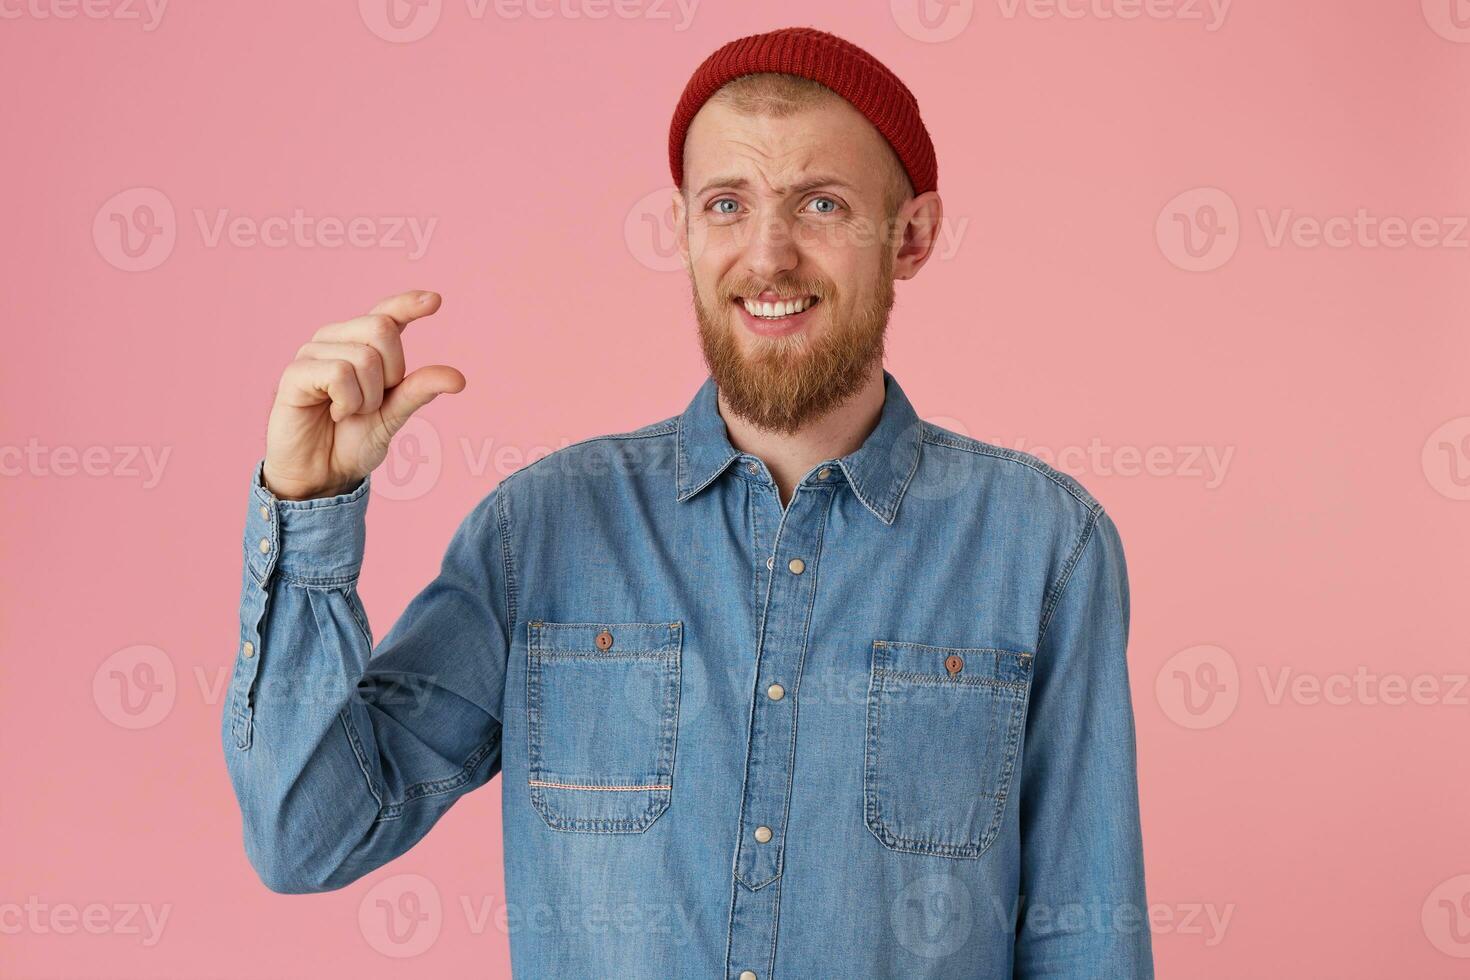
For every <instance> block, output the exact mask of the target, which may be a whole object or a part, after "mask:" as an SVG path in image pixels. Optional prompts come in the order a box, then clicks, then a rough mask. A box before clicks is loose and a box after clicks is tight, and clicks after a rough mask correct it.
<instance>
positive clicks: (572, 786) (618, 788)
mask: <svg viewBox="0 0 1470 980" xmlns="http://www.w3.org/2000/svg"><path fill="white" fill-rule="evenodd" d="M528 782H529V783H530V784H531V785H532V786H549V787H551V788H552V789H599V790H611V791H614V792H620V793H631V792H634V791H636V790H640V789H670V790H671V789H673V788H674V787H673V786H667V785H663V784H661V783H655V784H652V785H649V786H586V785H583V784H581V783H551V782H547V781H546V780H544V779H531V780H528Z"/></svg>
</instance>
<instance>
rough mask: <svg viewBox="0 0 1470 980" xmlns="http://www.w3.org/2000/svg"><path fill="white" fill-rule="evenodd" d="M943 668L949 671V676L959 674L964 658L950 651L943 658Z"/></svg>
mask: <svg viewBox="0 0 1470 980" xmlns="http://www.w3.org/2000/svg"><path fill="white" fill-rule="evenodd" d="M944 669H945V670H947V671H949V676H951V677H957V676H959V672H960V671H962V670H964V669H965V658H964V657H962V656H960V655H959V654H957V653H951V654H950V655H949V656H947V657H945V658H944Z"/></svg>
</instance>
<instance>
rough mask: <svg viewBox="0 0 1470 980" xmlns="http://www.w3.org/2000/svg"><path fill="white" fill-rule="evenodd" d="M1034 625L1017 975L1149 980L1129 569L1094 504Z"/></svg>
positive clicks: (1115, 533)
mask: <svg viewBox="0 0 1470 980" xmlns="http://www.w3.org/2000/svg"><path fill="white" fill-rule="evenodd" d="M1074 553H1075V555H1076V558H1075V560H1074V561H1073V562H1072V563H1071V565H1070V574H1069V575H1068V576H1067V577H1066V579H1065V581H1063V582H1062V583H1061V584H1060V585H1059V586H1058V588H1059V589H1060V593H1059V596H1058V598H1057V599H1056V600H1055V602H1053V603H1052V604H1051V607H1050V609H1051V613H1050V616H1049V618H1048V619H1046V620H1045V622H1044V623H1043V626H1042V634H1041V640H1040V641H1039V642H1038V650H1037V654H1036V665H1035V672H1034V677H1033V680H1032V691H1031V703H1030V708H1029V713H1028V717H1027V722H1026V739H1025V751H1024V762H1023V768H1022V781H1021V797H1020V823H1021V831H1022V843H1021V881H1020V892H1021V895H1020V908H1019V913H1020V915H1019V917H1018V919H1017V935H1016V955H1015V976H1016V977H1018V978H1021V977H1024V978H1028V980H1029V978H1039V977H1058V978H1060V977H1067V978H1075V977H1107V978H1109V980H1135V978H1152V977H1153V975H1154V971H1153V952H1152V941H1151V937H1150V933H1149V918H1148V906H1147V898H1146V896H1145V888H1144V873H1143V836H1142V829H1141V826H1140V821H1139V807H1138V775H1137V758H1136V749H1135V736H1134V722H1133V706H1132V702H1131V699H1130V694H1129V683H1128V664H1127V660H1126V652H1127V647H1128V620H1129V592H1128V570H1127V566H1126V563H1125V560H1124V556H1123V544H1122V541H1121V540H1120V538H1119V536H1118V530H1117V528H1116V527H1115V526H1114V524H1113V521H1112V519H1111V518H1110V517H1109V516H1108V515H1107V514H1106V513H1105V512H1103V511H1102V510H1101V509H1098V510H1095V511H1094V512H1093V515H1092V517H1091V519H1090V521H1089V523H1088V524H1087V526H1086V527H1085V528H1084V530H1083V532H1082V538H1081V540H1080V543H1079V544H1078V545H1077V550H1076V551H1075V552H1074Z"/></svg>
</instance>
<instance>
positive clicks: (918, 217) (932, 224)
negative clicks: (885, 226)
mask: <svg viewBox="0 0 1470 980" xmlns="http://www.w3.org/2000/svg"><path fill="white" fill-rule="evenodd" d="M893 220H894V230H895V233H894V236H893V240H894V248H895V251H894V254H893V278H895V279H912V278H913V277H914V276H916V275H918V274H919V270H920V269H922V268H923V267H924V263H925V262H928V261H929V256H931V255H933V254H934V248H935V246H936V245H938V244H939V227H940V224H941V223H942V222H943V220H944V202H943V201H941V200H940V199H939V192H938V191H925V192H924V193H923V194H920V195H918V196H917V197H914V198H910V199H909V200H908V201H906V202H904V204H903V206H902V207H900V208H899V209H898V214H897V215H896V216H895V217H894V219H893Z"/></svg>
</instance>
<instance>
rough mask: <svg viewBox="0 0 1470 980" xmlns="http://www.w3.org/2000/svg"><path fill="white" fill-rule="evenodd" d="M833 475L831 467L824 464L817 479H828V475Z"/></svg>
mask: <svg viewBox="0 0 1470 980" xmlns="http://www.w3.org/2000/svg"><path fill="white" fill-rule="evenodd" d="M831 475H832V470H831V469H830V468H828V467H826V466H824V467H822V468H821V469H819V470H817V479H818V480H825V479H827V477H829V476H831Z"/></svg>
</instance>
